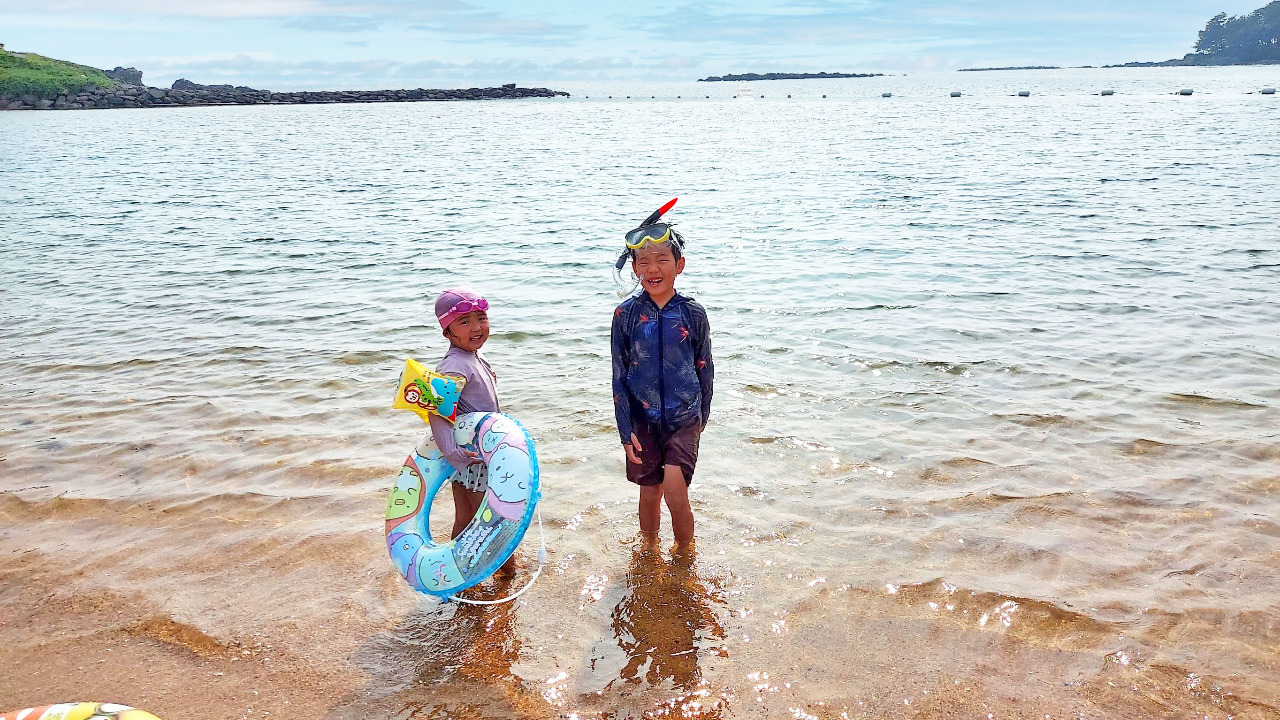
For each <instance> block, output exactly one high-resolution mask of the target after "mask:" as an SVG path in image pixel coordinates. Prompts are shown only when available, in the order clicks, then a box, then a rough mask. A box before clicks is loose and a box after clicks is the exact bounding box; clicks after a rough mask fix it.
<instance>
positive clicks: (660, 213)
mask: <svg viewBox="0 0 1280 720" xmlns="http://www.w3.org/2000/svg"><path fill="white" fill-rule="evenodd" d="M679 199H680V198H671V199H670V200H669V201H667V204H666V205H663V206H662V207H660V208H658V210H657V211H656V212H654V213H653V214H652V215H650V216H649V217H647V218H645V220H644V222H642V223H640V227H644V226H645V225H652V224H654V223H656V222H658V219H659V218H661V217H662V216H663V215H664V214H666V212H667V211H668V210H670V209H671V208H673V207H675V206H676V201H677V200H679Z"/></svg>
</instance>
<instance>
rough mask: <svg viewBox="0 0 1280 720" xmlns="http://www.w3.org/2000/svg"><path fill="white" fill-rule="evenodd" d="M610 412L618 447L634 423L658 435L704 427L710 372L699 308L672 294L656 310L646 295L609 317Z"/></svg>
mask: <svg viewBox="0 0 1280 720" xmlns="http://www.w3.org/2000/svg"><path fill="white" fill-rule="evenodd" d="M611 335H612V338H611V339H612V346H613V410H614V414H615V415H616V416H617V419H618V435H620V436H621V437H622V442H623V444H626V443H629V442H631V432H632V430H633V429H634V427H635V423H637V422H648V423H651V424H652V425H654V426H656V427H659V428H661V429H662V431H663V432H667V433H671V432H675V431H676V430H680V429H683V428H687V427H692V426H694V425H697V426H698V427H702V426H703V425H706V424H707V419H708V418H709V417H710V416H711V389H712V380H713V378H714V377H715V367H714V366H713V365H712V362H711V326H710V324H709V323H708V322H707V311H706V310H704V309H703V307H702V306H701V305H699V304H698V303H697V302H695V301H694V300H692V299H691V298H688V297H685V296H684V295H681V294H680V293H676V294H675V296H674V297H672V298H671V299H670V300H668V301H667V304H666V306H664V307H661V308H659V307H658V306H657V304H656V303H654V302H653V300H652V299H650V298H649V295H648V293H644V292H642V293H640V294H639V295H636V296H635V297H632V298H629V299H627V301H626V302H624V303H622V304H621V305H619V306H618V309H617V310H614V312H613V332H612V334H611Z"/></svg>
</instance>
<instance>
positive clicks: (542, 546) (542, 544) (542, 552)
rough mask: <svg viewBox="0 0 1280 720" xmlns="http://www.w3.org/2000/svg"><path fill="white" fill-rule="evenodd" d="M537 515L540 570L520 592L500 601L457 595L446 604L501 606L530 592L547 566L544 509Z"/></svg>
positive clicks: (534, 573)
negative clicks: (470, 598)
mask: <svg viewBox="0 0 1280 720" xmlns="http://www.w3.org/2000/svg"><path fill="white" fill-rule="evenodd" d="M537 513H538V569H537V570H535V571H534V572H533V577H531V578H529V582H528V583H526V584H525V586H524V587H522V588H520V590H519V591H518V592H516V593H515V594H513V595H508V596H507V597H504V598H499V599H498V600H468V599H466V598H464V597H458V596H457V595H454V596H451V597H450V598H449V599H448V600H445V601H444V602H451V601H454V600H456V601H458V602H460V603H466V604H468V605H501V604H502V603H505V602H511V601H512V600H515V599H516V598H518V597H520V596H521V595H523V594H524V591H525V590H528V589H529V588H531V587H533V583H534V581H536V580H537V579H538V576H539V575H541V574H542V568H543V566H545V565H546V564H547V536H546V534H545V533H544V532H543V531H542V508H538V510H537Z"/></svg>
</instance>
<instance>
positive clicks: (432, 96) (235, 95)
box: [0, 68, 569, 110]
mask: <svg viewBox="0 0 1280 720" xmlns="http://www.w3.org/2000/svg"><path fill="white" fill-rule="evenodd" d="M113 73H116V74H119V73H136V79H137V82H136V83H127V82H124V81H123V80H119V78H117V77H116V75H113ZM107 74H108V75H111V76H112V78H113V79H117V80H118V81H120V82H124V84H123V85H120V86H118V87H115V88H109V89H104V88H100V87H97V86H93V85H86V86H84V87H83V88H81V89H80V90H79V91H78V92H67V93H63V94H61V95H58V96H57V97H56V98H52V99H48V98H43V99H42V98H37V97H35V96H32V95H24V96H22V97H0V110H82V109H108V108H137V107H171V106H199V105H290V104H318V103H379V102H425V101H433V100H436V101H439V100H499V99H514V98H532V97H546V98H549V97H557V96H562V97H568V96H569V93H567V92H562V91H559V90H548V89H546V88H519V87H516V85H515V83H508V84H506V85H503V86H502V87H496V88H468V89H465V90H461V89H459V90H428V89H425V88H417V89H414V90H307V91H297V92H271V91H270V90H256V89H254V88H250V87H242V86H241V87H236V86H232V85H200V84H197V83H194V82H191V81H190V80H186V79H182V80H178V81H177V82H175V83H174V84H173V87H171V88H167V89H166V88H154V87H147V86H145V85H142V84H141V83H142V73H140V72H138V71H137V70H134V69H133V68H116V69H115V70H112V71H109V72H108V73H107ZM130 77H131V78H132V77H133V76H132V75H130Z"/></svg>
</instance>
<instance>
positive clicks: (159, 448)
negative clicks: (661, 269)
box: [0, 68, 1280, 718]
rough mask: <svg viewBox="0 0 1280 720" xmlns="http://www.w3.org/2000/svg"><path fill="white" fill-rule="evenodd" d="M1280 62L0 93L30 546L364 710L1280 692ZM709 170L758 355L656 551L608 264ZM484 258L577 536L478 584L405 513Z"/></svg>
mask: <svg viewBox="0 0 1280 720" xmlns="http://www.w3.org/2000/svg"><path fill="white" fill-rule="evenodd" d="M1275 84H1276V80H1275V72H1274V70H1272V69H1265V68H1263V69H1258V68H1246V69H1238V68H1228V69H1216V70H1208V69H1177V70H1166V69H1160V70H1088V71H1086V70H1076V71H1043V72H1040V73H958V74H941V73H939V74H930V75H922V76H915V77H892V78H876V79H871V80H862V81H857V80H846V81H834V80H832V81H811V83H806V82H803V81H796V82H789V83H783V82H779V83H753V85H752V87H753V88H754V90H753V92H752V95H753V96H754V95H757V94H760V95H764V96H765V97H764V98H759V97H753V98H752V100H751V101H750V102H747V101H745V100H746V98H737V99H735V98H734V97H733V95H734V94H735V93H737V92H739V87H738V85H737V84H736V83H719V84H708V83H688V84H683V85H670V84H669V85H657V84H655V85H644V84H636V85H609V84H607V83H585V84H580V85H575V86H573V87H569V88H568V89H570V90H572V91H573V92H574V97H573V98H570V99H556V100H549V99H540V100H529V101H501V102H474V103H420V104H381V105H331V106H276V107H218V108H188V109H173V110H158V109H157V110H136V111H128V110H119V111H100V112H61V113H54V112H46V113H34V112H32V113H3V114H0V278H2V280H0V347H2V348H3V351H2V352H0V378H2V379H0V383H2V385H0V387H2V388H3V389H2V390H0V468H2V472H0V512H2V513H3V516H4V522H5V530H4V532H3V533H0V548H3V553H4V555H5V556H6V557H8V558H10V559H9V560H7V561H6V562H7V563H10V565H11V566H12V564H13V563H15V562H18V560H17V559H16V558H20V559H21V562H23V563H29V565H25V566H23V567H30V568H38V569H39V571H40V572H44V573H52V574H53V575H51V577H57V578H60V579H61V581H62V582H65V583H66V585H67V587H69V588H71V589H73V590H75V591H83V592H114V593H119V594H122V595H127V596H130V597H133V596H141V597H145V598H147V602H148V603H149V606H148V607H149V608H150V611H152V612H157V613H160V614H162V615H165V616H167V617H170V618H172V619H173V620H174V621H175V622H179V623H182V624H185V625H190V626H192V627H195V628H197V629H199V630H200V631H201V632H203V633H206V634H208V635H209V636H211V637H214V638H219V639H222V640H233V639H241V638H247V637H254V638H265V640H263V642H265V643H267V644H268V645H270V646H271V647H273V648H275V652H276V653H277V654H278V655H279V657H280V658H281V659H287V658H294V660H293V662H295V663H296V664H297V665H298V666H299V667H302V668H304V669H305V668H307V667H310V666H311V665H316V666H323V667H330V668H332V667H336V668H346V669H348V670H352V672H351V673H350V674H349V675H348V677H354V678H356V680H355V681H353V682H354V683H355V685H357V686H359V687H360V690H359V691H355V692H352V693H351V694H350V695H349V696H347V697H345V698H343V699H342V700H341V701H340V702H337V703H336V704H335V705H334V707H333V709H332V711H331V713H330V716H331V717H363V716H366V714H369V715H370V716H377V715H378V713H380V712H382V713H385V714H386V716H388V717H389V716H392V715H394V714H395V713H401V715H400V716H404V717H408V716H417V715H414V714H413V713H415V712H419V711H420V712H421V716H422V717H426V716H428V714H429V713H430V712H435V711H442V712H445V713H446V714H447V713H452V712H461V713H463V714H464V716H465V712H470V710H467V708H471V709H475V708H479V709H480V710H478V711H479V712H487V713H489V714H497V715H503V714H512V713H516V714H523V715H527V716H533V717H544V716H545V717H565V716H573V715H572V714H573V713H577V714H579V715H580V716H584V717H590V716H598V715H602V716H609V717H640V716H650V717H653V716H662V715H668V714H669V715H676V716H708V717H720V716H726V717H729V716H732V717H757V716H759V717H777V716H780V715H787V716H794V717H810V716H816V717H822V718H829V717H830V718H834V717H841V716H842V715H841V714H842V713H843V714H844V716H847V717H862V716H871V717H916V716H920V717H935V716H940V715H938V713H942V712H944V711H947V712H956V713H957V714H956V716H957V717H987V713H988V712H993V713H1001V715H999V716H1005V717H1008V716H1014V717H1042V716H1046V715H1051V716H1052V717H1055V718H1057V717H1077V716H1084V717H1101V716H1103V715H1099V714H1098V713H1099V712H1100V711H1099V710H1098V707H1099V706H1101V707H1103V708H1107V709H1108V710H1107V711H1108V712H1115V713H1120V715H1116V716H1124V717H1153V718H1154V717H1166V716H1167V714H1168V713H1170V712H1172V713H1175V716H1177V717H1184V716H1185V717H1192V716H1194V717H1200V716H1202V715H1208V716H1210V717H1223V716H1230V715H1235V716H1236V717H1275V716H1276V714H1277V713H1280V619H1278V618H1280V601H1278V600H1277V598H1280V580H1278V579H1277V578H1278V575H1277V567H1280V521H1278V520H1277V515H1278V514H1280V432H1278V431H1277V427H1280V382H1278V380H1277V379H1278V378H1280V340H1278V339H1277V331H1276V328H1277V326H1278V321H1280V302H1278V301H1277V297H1278V296H1277V293H1276V288H1277V287H1278V286H1280V225H1278V223H1277V218H1280V182H1278V181H1280V173H1278V171H1277V167H1278V166H1280V150H1278V148H1280V100H1277V99H1276V98H1275V97H1273V96H1261V95H1256V94H1250V91H1253V90H1256V89H1257V88H1260V87H1263V86H1266V85H1275ZM1181 87H1197V88H1198V90H1197V93H1196V94H1195V95H1194V96H1192V97H1179V96H1176V95H1173V94H1171V93H1174V92H1176V91H1177V90H1179V89H1181ZM1106 88H1116V89H1117V90H1118V91H1119V94H1117V95H1115V96H1111V97H1101V96H1098V95H1096V94H1095V93H1097V92H1098V91H1099V90H1101V89H1106ZM952 89H961V90H963V91H964V95H963V96H962V97H961V98H950V97H948V96H947V92H948V91H949V90H952ZM1021 89H1031V90H1032V95H1031V97H1029V98H1019V97H1015V96H1014V95H1016V92H1017V91H1018V90H1021ZM756 90H758V91H759V93H756V92H755V91H756ZM890 90H891V91H892V92H893V93H894V97H893V98H881V97H880V93H881V92H882V91H890ZM708 94H710V95H712V96H713V97H712V98H710V99H708V98H706V97H705V95H708ZM788 94H790V95H792V96H793V97H792V98H787V97H786V95H788ZM608 95H613V96H614V98H613V99H609V98H608V97H607V96H608ZM627 95H631V96H632V97H631V98H630V99H627V98H626V96H627ZM822 95H828V96H829V97H827V98H823V97H821V96H822ZM659 96H660V97H659ZM677 96H679V97H677ZM675 196H679V197H680V202H679V204H678V205H677V206H676V208H675V210H674V211H673V212H672V213H671V214H670V215H669V218H670V219H671V220H673V221H675V222H676V223H677V226H678V228H679V229H680V231H681V232H682V233H683V235H684V236H685V238H686V239H687V241H688V245H687V256H688V262H687V266H686V269H685V274H684V275H683V276H681V277H680V279H679V282H678V283H677V285H678V287H679V289H680V290H681V291H682V292H685V293H688V294H690V295H692V296H694V297H695V298H697V300H698V301H699V302H700V303H702V304H703V305H704V306H705V307H706V309H707V313H708V315H709V317H710V321H711V327H712V329H713V335H712V345H713V350H714V355H715V370H716V385H715V390H716V392H715V399H714V402H713V410H712V417H711V421H710V425H709V426H708V428H707V431H706V433H705V435H704V436H703V440H702V458H701V460H700V462H699V466H698V472H697V478H696V481H695V482H694V483H693V486H692V490H691V497H692V502H693V505H694V514H695V517H696V518H697V537H698V543H697V551H696V555H695V556H694V557H688V556H682V555H680V554H678V553H677V554H675V555H671V554H669V553H665V552H664V553H660V554H658V555H654V554H653V553H651V552H647V551H646V550H645V549H644V548H642V547H641V546H639V545H638V544H637V543H636V541H635V533H636V523H635V507H634V505H635V499H636V496H637V493H636V491H635V488H634V487H632V486H630V485H628V484H627V483H626V482H625V480H624V479H623V465H622V463H623V455H622V452H621V450H620V446H619V438H618V436H617V432H616V429H615V427H614V421H613V412H612V403H611V397H610V392H611V391H610V366H609V346H608V333H609V326H610V321H611V318H612V311H613V308H614V307H615V306H616V305H617V304H618V302H619V301H620V298H619V294H618V292H617V291H616V289H615V287H614V285H613V284H612V282H611V279H610V270H611V265H612V263H613V261H614V260H615V259H616V258H617V255H618V252H619V250H620V246H621V237H622V234H623V232H625V231H626V230H628V229H630V228H631V227H633V226H634V225H635V224H636V223H637V222H638V221H639V220H640V219H641V218H643V217H644V216H646V215H647V214H648V213H649V212H651V211H652V210H653V209H655V208H657V207H658V205H660V204H662V203H663V202H665V201H666V200H668V199H670V198H671V197H675ZM457 284H469V285H472V286H474V287H476V288H478V289H480V290H481V291H482V292H484V294H485V295H486V296H487V297H488V298H489V299H490V301H491V303H492V309H491V312H490V317H491V324H492V335H491V337H490V340H489V342H488V344H487V345H486V346H485V353H486V354H487V355H488V357H489V358H490V360H491V362H492V364H493V366H494V367H495V369H496V370H497V371H498V373H499V392H500V397H501V399H502V401H503V405H504V410H505V411H507V412H509V413H510V414H512V415H513V416H515V417H517V418H519V419H520V420H521V421H522V422H524V423H525V424H526V425H527V426H528V428H529V430H530V432H531V433H532V434H533V436H534V437H535V438H536V439H537V441H538V455H539V457H540V459H541V462H542V465H541V472H542V482H543V497H544V501H543V503H542V505H541V507H542V511H543V515H544V519H545V533H546V545H547V547H548V550H549V552H550V554H549V565H548V567H547V569H546V571H545V572H544V573H543V575H542V577H541V578H540V579H539V580H538V581H537V583H536V585H535V586H534V588H533V589H532V590H531V591H530V592H528V593H526V594H525V595H524V596H522V597H521V599H520V600H519V601H518V602H517V603H516V604H514V605H509V606H505V607H503V608H499V609H496V610H489V611H484V612H479V611H476V612H473V611H472V610H473V609H470V608H464V609H462V610H458V609H456V607H455V606H445V607H443V608H441V607H436V606H434V605H430V604H426V603H421V602H419V599H418V598H417V597H416V596H414V595H413V593H412V592H411V591H410V590H408V588H407V587H406V586H404V585H403V584H402V583H401V582H398V578H396V577H395V572H394V569H393V568H392V567H391V565H390V563H389V562H388V561H387V559H386V557H385V549H384V548H383V547H382V539H381V532H382V530H381V526H382V522H381V518H382V510H383V503H384V500H385V494H386V492H387V490H388V489H389V487H390V482H391V478H392V477H393V476H394V474H395V472H396V469H397V468H398V466H399V463H400V461H401V460H402V459H403V457H404V455H405V454H407V453H408V451H409V450H411V449H412V448H413V446H414V445H415V444H416V443H417V441H418V440H419V439H420V437H421V436H422V435H423V433H424V432H425V428H424V426H423V425H422V424H421V422H420V420H418V419H417V418H416V417H415V416H413V415H410V414H408V413H398V412H393V411H392V410H391V409H390V407H389V406H390V402H391V394H392V392H393V391H394V388H395V382H396V379H397V376H398V372H399V370H400V369H401V368H402V367H403V362H404V358H405V357H407V356H412V357H416V358H418V359H419V360H421V361H424V362H427V363H434V361H435V360H437V359H438V358H439V356H440V355H442V354H443V352H444V350H445V348H446V344H445V341H444V339H443V338H442V337H441V335H440V331H439V327H438V325H436V323H435V319H434V317H433V315H432V301H433V299H434V296H435V294H436V293H437V292H438V291H439V290H440V289H442V288H444V287H446V286H450V285H457ZM447 509H448V508H447V505H445V507H444V511H445V514H443V515H441V514H440V513H439V512H437V515H440V517H442V518H445V520H444V523H445V527H447ZM664 532H666V533H669V529H668V528H665V527H664ZM537 543H538V539H537V531H536V526H535V529H534V530H531V532H530V535H529V536H528V538H527V539H526V542H525V546H524V549H523V550H522V551H521V554H522V556H523V560H522V564H523V566H524V570H523V571H522V574H521V575H520V577H518V578H517V582H521V581H523V579H527V577H528V575H529V573H530V572H531V571H532V569H533V566H534V565H536V562H535V561H534V554H535V553H534V550H535V549H536V547H537ZM10 569H12V567H11V568H10ZM24 572H26V570H24ZM31 572H36V570H31ZM502 590H503V589H501V588H494V589H492V594H493V595H496V594H501V591H502ZM485 613H488V614H485ZM317 627H325V628H329V630H316V629H315V628H317ZM300 635H301V636H305V637H300ZM356 670H358V671H356ZM406 712H408V713H409V715H405V714H404V713H406ZM931 713H933V714H931ZM1071 713H1076V714H1071ZM1089 713H1094V714H1089ZM1215 713H1216V714H1215ZM1104 714H1105V713H1104ZM1108 716H1110V715H1108Z"/></svg>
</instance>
